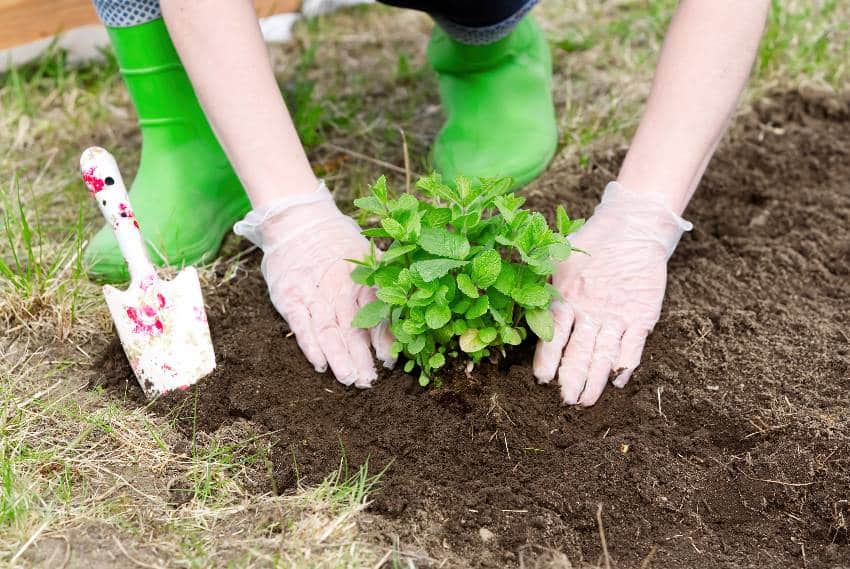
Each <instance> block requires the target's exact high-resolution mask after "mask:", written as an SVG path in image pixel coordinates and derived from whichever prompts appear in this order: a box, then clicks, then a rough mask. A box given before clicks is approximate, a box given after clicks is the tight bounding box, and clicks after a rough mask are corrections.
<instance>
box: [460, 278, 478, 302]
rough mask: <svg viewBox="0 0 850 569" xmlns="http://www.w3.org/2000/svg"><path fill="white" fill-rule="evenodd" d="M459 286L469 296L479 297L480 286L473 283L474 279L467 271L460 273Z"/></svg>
mask: <svg viewBox="0 0 850 569" xmlns="http://www.w3.org/2000/svg"><path fill="white" fill-rule="evenodd" d="M457 288H459V289H460V292H462V293H463V294H465V295H466V296H468V297H469V298H478V287H476V286H475V284H473V282H472V279H471V278H469V275H467V274H466V273H460V274H458V276H457Z"/></svg>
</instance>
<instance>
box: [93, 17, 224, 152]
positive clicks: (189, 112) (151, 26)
mask: <svg viewBox="0 0 850 569" xmlns="http://www.w3.org/2000/svg"><path fill="white" fill-rule="evenodd" d="M107 30H108V32H109V38H110V41H111V42H112V48H113V51H114V52H115V57H116V59H117V60H118V66H119V69H120V72H121V75H122V77H123V78H124V83H125V84H126V85H127V90H128V91H129V92H130V98H131V99H132V101H133V105H134V106H135V108H136V113H137V115H138V118H139V126H140V127H141V129H142V135H143V137H144V136H146V135H148V134H149V131H151V130H152V129H156V128H158V127H169V126H171V127H176V130H183V129H184V128H185V129H188V130H190V131H193V132H192V133H186V134H190V135H191V134H194V135H195V136H204V135H207V134H208V135H209V136H212V131H211V130H210V129H209V125H208V124H207V122H206V118H205V117H204V113H203V111H202V109H201V106H200V104H199V102H198V98H197V97H196V96H195V91H194V89H193V88H192V83H191V82H190V81H189V77H188V76H187V75H186V70H185V69H184V68H183V64H182V63H181V62H180V57H179V56H178V55H177V51H176V50H175V49H174V44H173V43H172V42H171V37H170V36H169V35H168V30H167V29H166V27H165V23H164V21H163V20H162V19H161V18H160V19H158V20H154V21H152V22H148V23H145V24H141V25H138V26H132V27H128V28H107ZM181 127H182V128H181ZM172 130H175V129H172ZM172 134H175V135H177V134H179V133H178V132H174V133H172Z"/></svg>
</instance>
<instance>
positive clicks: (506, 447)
mask: <svg viewBox="0 0 850 569" xmlns="http://www.w3.org/2000/svg"><path fill="white" fill-rule="evenodd" d="M502 435H503V436H504V437H505V452H506V453H508V460H510V459H511V451H510V449H509V448H508V434H507V433H502Z"/></svg>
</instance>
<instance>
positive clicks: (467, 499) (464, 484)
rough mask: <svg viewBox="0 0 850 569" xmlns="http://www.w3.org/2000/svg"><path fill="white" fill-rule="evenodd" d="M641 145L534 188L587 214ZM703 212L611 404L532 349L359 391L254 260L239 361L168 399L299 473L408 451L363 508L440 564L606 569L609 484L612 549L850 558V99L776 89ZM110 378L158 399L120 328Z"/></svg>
mask: <svg viewBox="0 0 850 569" xmlns="http://www.w3.org/2000/svg"><path fill="white" fill-rule="evenodd" d="M620 159H621V154H619V153H616V152H615V153H612V155H611V156H603V157H599V158H598V159H597V160H596V162H595V163H594V165H593V166H592V167H591V168H590V171H589V172H587V173H584V174H582V175H580V176H576V175H575V173H574V171H572V172H571V171H568V170H567V169H566V167H559V166H557V165H555V166H553V168H552V169H551V170H550V172H549V173H548V174H547V175H546V176H545V178H544V179H543V180H541V181H540V182H538V183H537V184H536V185H535V186H534V188H532V189H530V190H529V192H528V193H529V195H530V198H531V205H532V206H533V207H537V208H540V209H542V210H543V211H545V212H546V213H547V214H548V215H551V214H552V213H553V209H554V205H555V204H557V203H565V204H567V206H568V210H569V211H570V213H575V214H581V215H587V214H589V213H590V211H591V208H592V207H593V205H594V203H596V201H597V200H598V198H599V195H600V192H601V190H602V188H603V187H604V184H605V182H607V181H608V180H609V179H610V178H611V172H613V171H616V167H617V164H618V163H619V161H620ZM686 217H687V218H688V219H690V220H691V221H693V222H694V225H695V229H694V231H693V232H692V233H690V234H688V235H686V236H685V237H684V239H683V240H682V243H681V245H680V246H679V248H678V250H677V251H676V253H675V255H674V256H673V258H672V260H671V263H670V282H669V287H668V296H667V300H666V304H665V310H664V313H663V314H662V317H661V321H660V322H659V324H658V326H657V327H656V330H655V332H654V333H653V334H652V336H651V337H650V339H649V342H648V343H647V347H646V352H645V355H644V361H643V365H642V366H641V368H640V369H639V371H638V372H637V373H636V374H635V376H634V378H633V379H632V381H631V383H630V384H629V385H628V386H627V387H626V388H625V389H623V390H617V389H614V388H609V389H608V390H607V392H606V394H605V395H604V396H603V398H602V400H601V401H600V402H599V404H597V405H596V406H595V407H593V408H591V409H588V410H582V409H573V408H566V407H562V406H560V405H559V403H558V396H557V391H556V389H555V388H552V387H541V386H538V385H536V384H535V383H534V381H533V377H532V375H531V368H530V359H531V355H532V350H533V346H531V345H528V346H523V347H521V348H520V349H518V350H517V351H515V352H514V353H512V354H511V355H510V356H509V358H508V359H507V360H506V361H503V362H501V363H500V364H498V365H493V364H486V365H482V366H481V367H480V368H478V369H476V370H475V371H474V372H473V373H472V374H471V376H469V377H466V376H465V375H464V374H463V373H457V372H452V373H449V374H447V375H448V376H447V377H446V381H445V385H444V387H443V388H442V389H431V390H422V389H420V388H419V387H418V385H417V384H416V382H415V381H414V380H413V379H412V378H411V377H409V376H406V375H405V374H404V373H402V372H400V371H392V372H389V371H387V372H384V373H383V374H382V377H381V378H380V381H379V382H378V383H377V385H376V387H375V388H374V389H371V390H368V391H357V390H354V389H346V388H344V387H342V386H340V385H339V384H337V383H336V382H335V381H334V380H333V378H332V377H331V376H330V375H329V374H325V375H318V374H316V373H314V372H313V370H312V369H311V368H310V366H309V365H308V364H307V363H306V361H305V360H304V358H303V357H302V356H301V354H300V353H299V351H298V348H297V346H296V344H295V341H294V339H293V338H292V337H289V336H287V334H288V329H287V327H286V325H285V324H284V322H283V321H282V320H281V319H280V318H279V317H278V315H277V314H276V313H275V311H274V310H273V308H272V307H271V305H270V303H269V302H268V300H267V297H266V293H265V289H264V286H263V284H262V282H261V280H260V277H259V276H258V274H257V272H258V271H256V270H255V266H256V260H253V261H252V266H251V270H250V271H249V272H247V273H246V272H244V271H243V272H241V273H239V275H238V276H237V277H236V278H234V279H232V280H230V281H228V282H226V283H225V284H223V285H221V286H219V287H218V288H215V289H214V290H210V291H208V293H207V294H208V301H209V304H210V310H209V316H210V322H211V326H212V333H213V337H214V339H215V344H216V350H217V354H218V362H219V363H218V370H217V371H216V372H215V373H214V374H213V375H212V376H211V377H209V378H208V379H206V380H205V381H203V382H202V384H200V385H198V386H197V387H195V388H194V389H192V390H190V391H189V392H186V393H180V394H177V395H173V396H169V397H166V398H164V399H162V400H160V401H158V402H157V403H155V404H154V405H153V407H152V408H153V410H154V411H156V412H159V413H166V414H169V415H171V416H173V417H174V418H175V420H176V421H177V423H178V424H179V425H180V426H181V427H182V428H183V429H185V430H186V431H191V429H193V428H199V429H204V430H209V431H212V430H215V429H218V428H219V427H221V426H222V425H225V424H228V423H230V422H232V421H234V420H235V419H237V418H245V419H248V420H250V421H253V422H255V423H257V424H259V425H260V426H262V427H263V428H266V429H268V431H273V434H272V435H271V436H272V437H273V439H274V440H276V441H277V446H276V447H275V449H274V452H273V455H272V459H273V477H274V480H273V484H272V481H270V483H269V488H271V487H274V488H276V489H277V490H278V491H281V492H285V491H287V490H288V489H291V488H292V487H293V486H294V485H296V484H298V483H299V482H301V483H311V482H316V481H318V480H320V479H322V478H323V477H325V476H326V475H327V474H328V473H329V472H331V471H333V470H335V469H336V468H337V467H338V465H339V462H340V459H341V456H342V455H343V454H344V455H345V456H346V459H347V461H348V463H349V465H351V466H352V467H354V466H357V465H359V464H361V463H362V462H363V461H364V460H366V459H367V457H368V458H369V461H370V465H372V467H373V470H375V471H377V470H379V469H381V468H383V467H384V466H387V465H389V466H388V469H387V471H386V473H385V474H384V476H383V479H382V483H381V486H380V487H379V489H378V490H377V491H375V493H374V494H373V496H372V497H373V500H374V502H373V503H372V505H371V507H370V508H369V512H370V514H369V516H367V517H366V518H365V520H364V526H367V527H366V529H367V531H371V532H373V533H374V534H375V535H379V536H383V538H384V539H386V541H387V543H391V542H392V541H393V540H394V539H396V537H397V538H398V539H399V541H400V547H401V549H402V550H406V551H413V552H417V553H418V554H419V555H420V560H419V562H418V565H419V566H430V565H432V564H433V566H440V562H441V561H443V560H446V565H445V566H447V567H460V566H472V567H516V566H523V567H536V566H539V567H543V566H550V565H552V564H554V565H555V566H558V567H566V566H568V565H567V564H565V562H564V560H563V559H564V558H563V557H562V556H560V554H559V553H558V552H561V554H563V555H566V557H568V558H569V559H570V560H572V562H573V564H575V565H578V564H580V563H582V562H585V563H590V564H595V563H597V562H600V560H603V561H602V563H603V565H604V559H603V555H604V553H603V549H602V541H601V539H600V531H599V525H598V523H597V512H598V508H599V506H600V504H601V507H602V512H601V520H602V523H603V525H604V530H605V537H606V539H607V547H608V551H609V554H610V559H611V563H612V565H614V566H620V567H671V568H672V567H689V568H718V567H782V568H785V567H803V566H806V567H811V568H817V567H829V568H835V567H850V543H848V541H849V540H850V538H848V523H850V502H848V500H850V453H848V450H850V445H848V441H850V98H847V97H845V98H824V97H821V96H819V95H816V94H799V93H795V94H790V95H782V96H777V97H776V98H775V99H772V100H768V101H763V102H762V103H761V104H760V105H759V106H758V109H757V110H756V111H755V112H754V113H752V114H751V115H749V116H746V117H744V118H743V119H741V121H739V125H738V126H737V127H736V129H735V132H734V133H733V135H731V136H730V137H729V139H728V140H727V141H726V142H725V143H724V145H723V146H722V148H721V150H720V152H719V153H718V155H717V157H716V158H715V159H714V161H713V162H712V163H711V166H710V168H709V171H708V173H707V175H706V177H705V180H704V182H703V183H702V185H701V187H700V189H699V191H698V193H697V196H696V197H695V198H694V200H693V202H692V204H691V206H690V207H689V208H688V211H687V213H686ZM97 383H100V384H102V385H106V386H107V387H108V388H109V389H111V390H113V391H114V393H116V396H120V397H124V398H126V399H127V400H128V402H129V403H130V404H140V403H141V401H142V398H141V391H140V390H139V389H138V387H137V385H136V384H135V382H134V381H133V379H132V376H131V374H130V370H129V368H128V366H127V363H126V360H124V359H123V356H122V353H121V351H120V346H119V345H118V344H117V343H113V344H112V345H111V346H110V348H109V349H108V350H107V352H106V353H105V354H104V356H103V359H102V361H101V362H100V363H99V364H98V367H97ZM195 410H196V411H195ZM425 556H427V557H428V558H430V559H431V560H433V561H428V559H426V558H425ZM559 559H560V561H559Z"/></svg>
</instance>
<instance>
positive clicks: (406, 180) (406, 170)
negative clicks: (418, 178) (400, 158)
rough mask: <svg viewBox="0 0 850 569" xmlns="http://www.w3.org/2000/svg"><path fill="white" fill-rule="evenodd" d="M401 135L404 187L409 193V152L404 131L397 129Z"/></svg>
mask: <svg viewBox="0 0 850 569" xmlns="http://www.w3.org/2000/svg"><path fill="white" fill-rule="evenodd" d="M398 131H399V132H400V133H401V150H402V152H403V153H404V187H405V188H406V191H407V193H408V194H409V193H410V152H408V150H407V137H406V136H405V135H404V129H403V128H401V127H398Z"/></svg>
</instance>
